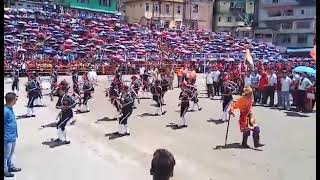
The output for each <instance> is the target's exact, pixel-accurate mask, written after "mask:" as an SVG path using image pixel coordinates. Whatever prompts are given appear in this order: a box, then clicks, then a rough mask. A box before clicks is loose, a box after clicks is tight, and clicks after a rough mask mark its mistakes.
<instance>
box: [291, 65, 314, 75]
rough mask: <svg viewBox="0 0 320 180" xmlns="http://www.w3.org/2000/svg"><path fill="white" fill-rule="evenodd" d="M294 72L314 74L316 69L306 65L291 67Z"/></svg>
mask: <svg viewBox="0 0 320 180" xmlns="http://www.w3.org/2000/svg"><path fill="white" fill-rule="evenodd" d="M293 71H294V72H298V73H302V72H304V73H307V74H311V75H315V74H316V70H315V69H313V68H311V67H307V66H298V67H296V68H294V69H293Z"/></svg>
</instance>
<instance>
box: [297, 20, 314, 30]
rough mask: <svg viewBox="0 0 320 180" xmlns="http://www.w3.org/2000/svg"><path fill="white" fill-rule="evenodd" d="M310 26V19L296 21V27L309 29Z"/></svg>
mask: <svg viewBox="0 0 320 180" xmlns="http://www.w3.org/2000/svg"><path fill="white" fill-rule="evenodd" d="M310 27H311V22H310V21H300V22H296V29H309V28H310Z"/></svg>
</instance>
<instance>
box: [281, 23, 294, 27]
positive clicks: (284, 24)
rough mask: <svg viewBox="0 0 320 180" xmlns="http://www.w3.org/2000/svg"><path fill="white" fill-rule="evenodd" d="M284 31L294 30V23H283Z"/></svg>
mask: <svg viewBox="0 0 320 180" xmlns="http://www.w3.org/2000/svg"><path fill="white" fill-rule="evenodd" d="M281 25H282V29H292V26H293V24H292V22H285V23H282V24H281Z"/></svg>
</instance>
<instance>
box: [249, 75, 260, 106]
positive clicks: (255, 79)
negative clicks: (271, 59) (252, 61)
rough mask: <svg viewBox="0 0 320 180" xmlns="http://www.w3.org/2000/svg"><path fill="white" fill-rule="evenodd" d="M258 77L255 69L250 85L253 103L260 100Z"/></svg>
mask: <svg viewBox="0 0 320 180" xmlns="http://www.w3.org/2000/svg"><path fill="white" fill-rule="evenodd" d="M260 77H261V76H260V75H259V74H258V71H257V70H255V71H254V73H253V74H252V79H251V87H252V89H253V98H254V104H255V103H256V102H260V101H261V93H260V91H259V90H258V87H259V80H260Z"/></svg>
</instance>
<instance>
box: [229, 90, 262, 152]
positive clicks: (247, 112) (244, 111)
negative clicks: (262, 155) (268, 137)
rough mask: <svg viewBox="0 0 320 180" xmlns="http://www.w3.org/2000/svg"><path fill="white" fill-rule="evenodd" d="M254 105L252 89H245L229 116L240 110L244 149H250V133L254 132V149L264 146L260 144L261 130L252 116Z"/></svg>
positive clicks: (232, 106) (233, 104) (234, 103)
mask: <svg viewBox="0 0 320 180" xmlns="http://www.w3.org/2000/svg"><path fill="white" fill-rule="evenodd" d="M252 104H253V92H252V89H251V87H245V88H244V89H243V94H242V96H241V97H240V98H238V99H237V100H236V101H235V102H233V103H232V104H231V105H230V110H229V115H232V116H234V110H236V109H239V110H240V118H239V125H240V131H241V132H242V135H243V138H242V143H241V146H242V147H244V148H250V146H248V144H247V140H248V137H249V136H250V131H251V130H252V131H253V142H254V147H256V148H257V147H262V146H264V144H260V142H259V141H260V136H259V133H260V128H259V127H258V126H257V125H256V124H255V122H254V119H253V116H252Z"/></svg>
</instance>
